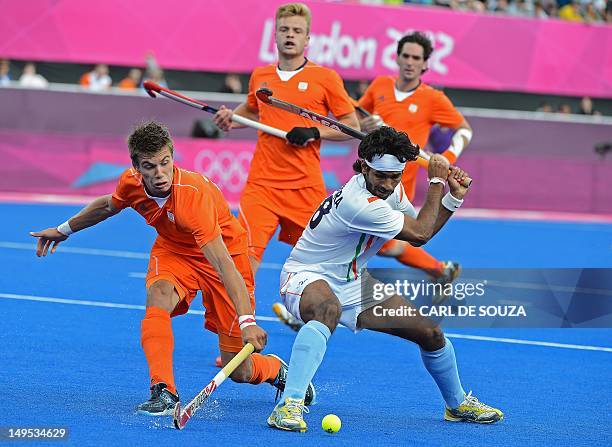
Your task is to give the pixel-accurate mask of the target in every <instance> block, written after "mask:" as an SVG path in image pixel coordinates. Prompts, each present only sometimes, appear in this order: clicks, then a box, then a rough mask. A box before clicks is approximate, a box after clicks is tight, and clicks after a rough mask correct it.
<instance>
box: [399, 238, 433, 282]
mask: <svg viewBox="0 0 612 447" xmlns="http://www.w3.org/2000/svg"><path fill="white" fill-rule="evenodd" d="M396 259H397V260H398V261H399V262H401V263H402V264H404V265H408V266H410V267H415V268H418V269H421V270H425V271H426V272H427V273H430V274H432V275H435V276H438V275H440V274H441V273H442V268H443V263H442V262H440V261H438V260H437V259H436V258H434V257H433V256H432V255H430V254H429V253H427V252H426V251H425V250H423V249H422V248H421V247H413V246H412V245H410V244H406V247H405V248H404V251H403V252H402V253H401V254H400V255H399V256H398V257H397V258H396Z"/></svg>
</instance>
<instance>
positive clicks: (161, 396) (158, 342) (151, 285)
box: [137, 246, 198, 416]
mask: <svg viewBox="0 0 612 447" xmlns="http://www.w3.org/2000/svg"><path fill="white" fill-rule="evenodd" d="M189 268H190V266H189V264H188V263H186V262H185V261H184V257H182V256H180V255H177V254H175V253H172V252H170V251H167V250H165V249H161V248H159V247H157V246H154V247H153V249H152V250H151V259H150V261H149V269H148V272H147V278H146V286H147V303H146V311H145V316H144V319H143V320H142V325H141V344H142V348H143V350H144V353H145V357H146V359H147V363H148V365H149V375H150V378H151V382H150V385H151V398H150V399H149V400H148V401H146V402H144V403H142V404H141V405H139V406H138V407H137V410H138V412H139V413H142V414H147V415H154V416H162V415H171V414H172V412H173V411H174V406H175V405H176V402H178V392H177V390H176V385H175V382H174V373H173V369H172V354H173V351H174V336H173V333H172V323H171V321H170V319H171V317H173V316H176V315H181V314H184V313H185V312H187V310H188V309H189V304H190V303H191V300H193V297H194V296H195V294H196V290H197V289H198V284H197V282H193V281H190V278H194V276H195V275H193V274H191V272H190V271H189Z"/></svg>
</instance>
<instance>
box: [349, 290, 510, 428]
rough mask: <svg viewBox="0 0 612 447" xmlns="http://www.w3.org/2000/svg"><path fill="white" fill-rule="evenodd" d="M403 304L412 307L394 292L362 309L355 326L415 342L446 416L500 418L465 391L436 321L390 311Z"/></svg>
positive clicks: (454, 418) (452, 353) (497, 412)
mask: <svg viewBox="0 0 612 447" xmlns="http://www.w3.org/2000/svg"><path fill="white" fill-rule="evenodd" d="M407 306H408V307H413V308H414V306H412V304H411V303H410V302H409V301H407V300H406V299H404V298H402V297H400V296H398V295H394V296H392V297H391V298H389V299H387V300H385V301H383V302H382V303H379V304H377V305H376V306H373V307H369V308H368V309H367V310H365V311H363V312H362V313H361V314H360V315H359V317H358V320H357V324H358V327H359V328H361V329H370V330H373V331H377V332H383V333H386V334H390V335H394V336H396V337H400V338H403V339H405V340H408V341H411V342H413V343H416V344H417V345H419V347H420V349H421V359H422V360H423V364H424V365H425V368H426V369H427V371H428V372H429V374H430V375H431V376H432V378H433V379H434V381H435V382H436V385H437V386H438V389H439V390H440V393H441V394H442V397H443V399H444V401H445V402H446V409H445V414H444V418H445V419H446V420H450V421H469V422H478V423H492V422H497V421H499V420H501V419H503V413H502V412H501V411H500V410H498V409H496V408H493V407H490V406H488V405H485V404H483V403H481V402H479V401H478V400H477V399H476V398H475V397H473V396H472V395H471V394H472V393H471V392H470V393H469V394H466V393H465V391H464V389H463V386H462V385H461V380H460V379H459V371H458V368H457V360H456V358H455V350H454V348H453V344H452V343H451V341H450V340H449V339H448V338H446V337H445V336H444V333H443V332H442V329H440V327H439V326H438V325H437V324H436V323H434V322H433V321H431V320H429V319H427V318H425V317H422V316H420V315H419V314H418V312H417V313H416V315H415V316H401V317H399V316H396V315H403V314H405V312H404V313H400V312H393V311H397V310H400V309H406V307H407ZM389 311H392V312H389ZM391 315H392V316H391Z"/></svg>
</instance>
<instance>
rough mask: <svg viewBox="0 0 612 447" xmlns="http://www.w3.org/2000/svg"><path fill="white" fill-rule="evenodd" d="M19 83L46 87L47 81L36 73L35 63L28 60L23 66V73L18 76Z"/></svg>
mask: <svg viewBox="0 0 612 447" xmlns="http://www.w3.org/2000/svg"><path fill="white" fill-rule="evenodd" d="M19 85H20V86H21V87H32V88H47V87H48V86H49V81H47V80H46V79H45V78H44V77H43V76H42V75H40V74H38V73H36V65H34V63H33V62H28V63H27V64H25V66H24V67H23V74H22V75H21V77H20V78H19Z"/></svg>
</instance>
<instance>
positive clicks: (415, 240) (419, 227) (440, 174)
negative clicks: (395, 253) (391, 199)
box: [395, 154, 449, 247]
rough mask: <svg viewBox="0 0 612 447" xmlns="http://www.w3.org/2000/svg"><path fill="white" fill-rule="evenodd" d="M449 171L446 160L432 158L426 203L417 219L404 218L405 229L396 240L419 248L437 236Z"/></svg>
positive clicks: (440, 157) (436, 156) (428, 173)
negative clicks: (437, 224)
mask: <svg viewBox="0 0 612 447" xmlns="http://www.w3.org/2000/svg"><path fill="white" fill-rule="evenodd" d="M448 169H449V163H448V160H447V159H446V158H444V157H442V156H441V155H438V154H435V155H434V156H432V157H431V159H430V160H429V167H428V171H427V175H428V177H429V179H430V184H429V190H428V191H427V197H426V198H425V203H424V204H423V207H422V208H421V211H420V212H419V215H418V216H417V218H416V219H414V218H412V217H410V216H407V215H406V216H404V227H403V228H402V231H400V232H399V234H398V235H397V236H396V237H395V238H396V239H399V240H402V241H406V242H409V243H410V244H412V245H414V246H417V247H419V246H421V245H424V244H426V243H427V242H428V241H429V240H430V239H431V238H432V236H433V235H434V234H435V230H436V223H437V221H438V215H439V213H440V209H441V208H443V207H442V195H443V193H444V186H445V183H446V180H447V178H448V176H449V173H448ZM447 220H448V218H447Z"/></svg>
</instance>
